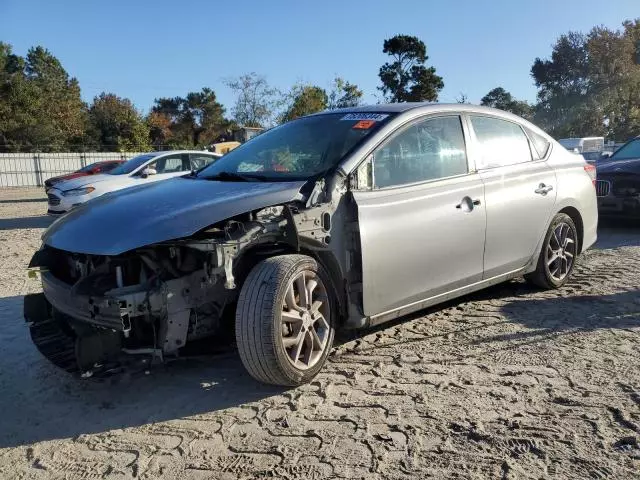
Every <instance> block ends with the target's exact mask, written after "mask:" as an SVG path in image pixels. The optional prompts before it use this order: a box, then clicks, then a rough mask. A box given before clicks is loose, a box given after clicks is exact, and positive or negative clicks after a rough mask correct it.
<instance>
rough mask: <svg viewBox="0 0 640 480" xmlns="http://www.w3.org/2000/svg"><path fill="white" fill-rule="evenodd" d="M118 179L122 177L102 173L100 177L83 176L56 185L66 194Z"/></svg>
mask: <svg viewBox="0 0 640 480" xmlns="http://www.w3.org/2000/svg"><path fill="white" fill-rule="evenodd" d="M125 176H126V175H125ZM118 177H121V175H109V174H107V173H100V174H98V175H83V176H82V177H76V178H71V179H69V180H65V179H63V180H62V181H61V182H57V183H55V184H54V185H55V186H56V188H57V189H59V190H62V191H63V192H66V191H67V190H73V189H74V188H80V187H84V186H85V185H93V184H94V183H99V182H107V181H109V180H115V179H117V178H118Z"/></svg>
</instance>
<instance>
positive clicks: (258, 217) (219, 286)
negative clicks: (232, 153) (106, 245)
mask: <svg viewBox="0 0 640 480" xmlns="http://www.w3.org/2000/svg"><path fill="white" fill-rule="evenodd" d="M322 190H323V186H322V185H321V184H318V185H317V188H316V189H314V190H313V191H312V192H311V193H310V195H309V196H308V198H309V199H310V200H308V201H307V202H304V203H303V202H302V201H300V200H296V201H292V202H288V203H285V204H281V205H276V206H269V207H264V208H259V209H256V210H252V211H249V212H246V213H243V214H240V215H236V216H234V217H232V218H230V219H225V220H222V221H218V222H216V223H214V224H213V225H210V226H207V227H205V228H202V229H200V230H198V231H197V232H196V233H194V234H191V235H189V236H188V237H184V238H178V239H173V240H167V241H163V242H159V243H154V244H151V245H145V246H141V247H138V248H134V249H132V250H129V251H126V252H124V253H119V254H114V255H111V254H110V255H101V254H95V253H76V252H71V251H67V250H63V249H59V248H56V247H55V246H51V245H48V244H47V243H46V242H45V244H43V247H42V248H41V249H40V250H39V251H38V252H36V254H35V255H34V256H33V258H32V260H31V262H30V264H29V267H30V269H32V270H35V271H38V272H39V275H40V277H41V281H42V290H43V291H42V293H38V294H32V295H28V296H26V297H25V304H24V312H25V318H26V320H27V322H28V325H29V328H30V333H31V337H32V339H33V342H34V343H35V345H36V347H37V348H38V349H39V350H40V352H41V353H42V354H43V355H44V356H45V357H47V358H48V359H49V360H51V361H52V362H53V363H54V364H56V365H57V366H59V367H61V368H64V369H65V370H67V371H68V372H72V373H79V374H81V375H83V376H101V375H104V374H110V373H113V372H115V371H120V370H122V369H124V368H129V367H131V366H133V365H135V366H138V367H142V368H148V366H149V364H152V363H157V362H164V361H166V360H168V359H171V358H176V357H177V356H178V355H179V354H180V353H181V350H182V349H183V347H185V345H187V344H188V343H191V342H193V341H195V340H199V339H203V338H205V337H210V336H213V335H216V334H218V333H219V332H221V330H222V329H223V328H224V325H225V322H228V321H229V318H228V317H229V316H228V315H227V316H226V317H225V312H228V309H227V307H229V306H232V305H233V304H234V302H235V301H236V299H237V296H238V288H236V286H237V283H238V277H239V278H240V280H242V278H243V277H244V276H245V275H246V273H247V271H248V269H250V268H251V267H252V266H253V264H255V262H256V261H258V260H259V259H260V258H265V256H269V255H272V254H274V252H275V253H277V252H294V251H300V249H301V248H304V249H309V250H314V249H315V250H319V251H321V250H326V249H327V247H328V245H329V243H330V240H331V237H330V229H331V218H332V215H333V214H334V212H335V209H336V206H335V205H334V204H333V203H331V202H327V201H318V194H317V192H320V191H322ZM231 321H232V320H231Z"/></svg>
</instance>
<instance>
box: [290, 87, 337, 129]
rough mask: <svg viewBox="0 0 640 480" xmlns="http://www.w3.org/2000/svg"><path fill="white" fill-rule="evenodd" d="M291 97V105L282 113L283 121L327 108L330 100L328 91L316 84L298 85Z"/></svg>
mask: <svg viewBox="0 0 640 480" xmlns="http://www.w3.org/2000/svg"><path fill="white" fill-rule="evenodd" d="M289 98H290V105H289V107H288V108H287V110H286V111H285V112H284V114H283V115H282V118H281V122H282V123H284V122H288V121H290V120H294V119H296V118H298V117H303V116H305V115H310V114H312V113H316V112H320V111H322V110H326V109H327V104H328V102H329V98H328V96H327V92H325V91H324V89H322V88H320V87H317V86H315V85H296V86H294V87H293V88H292V89H291V93H290V94H289Z"/></svg>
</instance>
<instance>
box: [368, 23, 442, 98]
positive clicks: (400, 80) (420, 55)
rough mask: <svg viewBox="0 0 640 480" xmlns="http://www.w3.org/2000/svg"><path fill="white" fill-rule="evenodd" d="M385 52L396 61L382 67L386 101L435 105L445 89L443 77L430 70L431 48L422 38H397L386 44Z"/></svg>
mask: <svg viewBox="0 0 640 480" xmlns="http://www.w3.org/2000/svg"><path fill="white" fill-rule="evenodd" d="M382 51H383V53H386V54H388V55H390V56H391V57H392V58H393V62H390V63H389V62H387V63H385V64H384V65H383V66H382V67H380V72H379V74H378V75H379V76H380V80H381V82H382V86H380V87H378V89H379V90H380V91H382V93H383V95H384V97H385V99H386V100H387V101H389V102H424V101H431V102H435V101H437V100H438V92H440V90H442V89H443V88H444V82H443V80H442V77H440V76H438V75H437V74H436V69H435V68H434V67H427V66H426V61H427V60H428V59H429V57H428V56H427V47H426V45H425V44H424V42H423V41H422V40H420V39H419V38H418V37H412V36H409V35H396V36H395V37H392V38H389V39H387V40H385V41H384V46H383V50H382Z"/></svg>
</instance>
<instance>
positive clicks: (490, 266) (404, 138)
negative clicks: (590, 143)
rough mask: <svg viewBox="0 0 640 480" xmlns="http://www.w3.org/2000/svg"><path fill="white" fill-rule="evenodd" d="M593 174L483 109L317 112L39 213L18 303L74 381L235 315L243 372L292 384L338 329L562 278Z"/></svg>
mask: <svg viewBox="0 0 640 480" xmlns="http://www.w3.org/2000/svg"><path fill="white" fill-rule="evenodd" d="M594 177H595V168H594V167H593V166H590V165H588V164H586V163H585V161H584V160H583V159H582V158H581V157H580V156H577V155H573V154H571V153H569V152H567V151H566V150H565V149H564V148H562V146H561V145H560V144H558V143H557V142H556V141H554V140H553V139H552V138H551V137H549V136H548V135H547V134H546V133H544V132H543V131H541V130H540V129H539V128H537V127H536V126H534V125H532V124H531V123H529V122H527V121H525V120H523V119H521V118H518V117H516V116H514V115H511V114H508V113H505V112H501V111H497V110H493V109H488V108H482V107H474V106H470V105H458V104H456V105H441V104H435V105H433V104H432V105H427V104H410V103H404V104H394V105H377V106H371V107H359V108H353V109H346V110H338V111H328V112H323V113H320V114H316V115H312V116H308V117H304V118H301V119H298V120H294V121H292V122H289V123H287V124H284V125H282V126H280V127H277V128H274V129H272V130H269V131H267V132H265V133H263V134H262V135H260V136H258V137H256V138H254V139H252V140H251V141H249V142H247V143H245V144H244V145H242V146H240V147H238V148H237V149H235V150H233V151H231V152H230V153H228V154H227V155H225V156H224V157H222V158H221V159H219V160H218V161H216V162H214V163H213V164H211V165H210V166H209V167H207V168H205V169H203V170H201V171H199V172H198V173H194V174H193V175H190V176H186V177H180V178H176V179H172V180H168V181H166V182H157V183H154V184H150V185H148V186H146V187H144V188H143V187H141V188H136V189H129V190H125V191H122V192H115V193H113V194H111V195H107V196H104V197H101V198H98V199H96V200H94V201H92V202H91V208H85V207H82V206H81V207H79V208H78V209H76V210H74V211H73V212H71V213H70V214H69V215H67V216H65V217H64V218H63V219H61V220H59V221H58V222H56V223H55V224H53V225H52V227H51V228H50V229H49V230H48V231H47V232H46V233H45V235H44V237H43V241H44V245H43V247H42V248H41V249H40V250H39V251H38V252H37V253H36V254H35V255H34V258H33V259H32V261H31V265H30V266H31V267H32V268H35V269H39V270H40V274H41V276H42V285H43V290H44V293H43V294H35V295H30V296H27V297H26V299H25V315H26V317H27V320H28V321H29V325H30V329H31V335H32V338H33V340H34V343H35V344H36V346H37V347H38V348H39V349H40V350H41V352H42V353H43V354H44V355H45V356H47V357H48V358H49V359H50V360H51V361H53V362H54V363H56V364H57V365H59V366H61V367H63V368H65V369H67V370H69V371H73V372H79V373H82V374H84V375H97V374H103V373H106V372H112V371H114V370H117V369H119V368H121V367H122V366H123V365H127V367H128V366H130V365H132V364H135V362H133V361H125V360H124V359H123V358H124V357H127V358H130V357H135V358H137V359H140V358H143V359H144V360H145V362H147V363H145V365H148V361H149V358H148V357H149V356H150V357H151V360H152V361H167V360H169V359H170V358H172V357H174V356H176V355H178V354H179V353H180V352H182V351H183V347H184V346H185V345H186V344H188V343H189V342H192V341H195V340H197V339H200V338H202V337H206V336H211V335H216V334H218V332H219V331H220V328H221V327H224V325H225V323H227V322H233V323H234V324H235V326H234V328H235V334H236V341H237V345H238V350H239V353H240V357H241V359H242V361H243V363H244V365H245V367H246V369H247V370H248V372H249V373H250V374H251V375H252V376H253V377H255V378H256V379H258V380H260V381H263V382H267V383H273V384H280V385H298V384H301V383H304V382H308V381H309V380H311V379H312V378H313V377H314V376H315V375H316V374H317V373H318V372H319V371H320V369H321V368H322V365H323V364H324V362H325V360H326V358H327V356H328V354H329V352H330V349H331V346H332V343H333V339H334V334H335V331H336V329H338V328H366V327H369V326H372V325H376V324H379V323H382V322H385V321H387V320H390V319H394V318H397V317H399V316H402V315H405V314H408V313H411V312H415V311H417V310H421V309H423V308H425V307H428V306H431V305H434V304H437V303H439V302H443V301H446V300H449V299H451V298H454V297H459V296H461V295H465V294H468V293H470V292H473V291H476V290H480V289H482V288H485V287H488V286H490V285H494V284H496V283H499V282H504V281H506V280H509V279H512V278H516V277H521V276H524V277H525V278H526V279H527V280H528V281H530V282H531V283H533V284H535V285H538V286H539V287H542V288H548V289H549V288H559V287H562V286H563V285H564V284H565V283H566V282H567V281H568V280H569V278H570V276H571V273H572V271H573V269H574V266H575V262H576V258H577V257H578V255H579V254H580V253H581V252H583V251H584V250H585V249H587V248H589V247H590V246H591V245H593V243H594V242H595V241H596V228H597V205H596V192H595V189H594V180H595V178H594ZM54 330H55V331H54ZM145 368H146V367H145Z"/></svg>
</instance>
